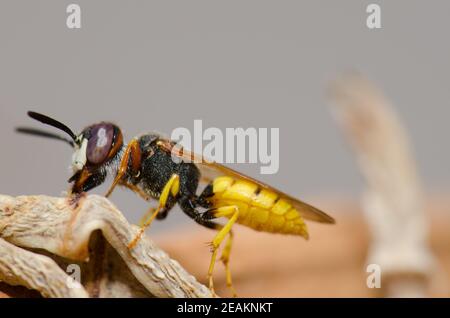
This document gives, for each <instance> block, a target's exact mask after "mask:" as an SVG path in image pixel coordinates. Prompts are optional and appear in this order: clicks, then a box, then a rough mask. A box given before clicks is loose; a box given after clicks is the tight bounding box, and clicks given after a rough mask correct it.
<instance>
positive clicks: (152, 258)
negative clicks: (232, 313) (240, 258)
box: [0, 195, 212, 297]
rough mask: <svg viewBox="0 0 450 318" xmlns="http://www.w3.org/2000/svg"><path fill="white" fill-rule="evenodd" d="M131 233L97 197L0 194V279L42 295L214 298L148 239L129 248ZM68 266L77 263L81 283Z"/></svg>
mask: <svg viewBox="0 0 450 318" xmlns="http://www.w3.org/2000/svg"><path fill="white" fill-rule="evenodd" d="M100 233H101V234H100ZM136 233H137V227H136V226H132V225H130V224H129V223H128V222H127V221H126V219H125V218H124V217H123V215H122V214H121V213H120V212H119V211H118V210H117V209H116V208H115V207H114V206H113V205H112V204H111V203H110V202H109V201H108V200H107V199H105V198H103V197H100V196H96V195H91V196H85V197H81V198H80V199H79V200H78V201H77V202H70V200H69V199H67V198H53V197H47V196H19V197H16V198H13V197H10V196H5V195H0V281H4V282H6V283H7V284H10V285H21V286H25V287H27V288H30V289H35V290H37V291H39V292H40V293H41V294H42V295H43V296H45V297H88V296H91V297H138V296H139V297H152V296H153V297H211V296H212V295H211V292H210V291H209V289H208V288H206V287H205V286H203V285H201V284H199V283H198V282H197V281H196V280H195V278H194V277H193V276H191V275H190V274H189V273H187V272H186V271H185V270H184V269H183V268H181V266H180V265H179V264H178V263H177V262H176V261H174V260H172V259H170V258H169V257H168V255H167V254H166V253H165V252H164V251H162V250H160V249H158V248H157V247H156V246H155V245H154V244H153V242H152V241H150V240H149V239H148V238H147V237H143V239H142V240H141V241H140V242H139V244H138V245H137V246H136V247H135V248H134V249H133V250H131V251H130V250H129V249H128V248H127V244H128V242H129V241H130V240H131V239H132V238H133V237H134V235H135V234H136ZM69 264H75V265H78V266H80V268H81V273H80V274H81V285H82V286H78V287H79V288H73V286H72V285H73V284H68V283H67V282H68V279H69V283H70V282H71V280H70V277H71V274H72V273H67V272H66V269H67V265H69ZM71 287H72V288H71Z"/></svg>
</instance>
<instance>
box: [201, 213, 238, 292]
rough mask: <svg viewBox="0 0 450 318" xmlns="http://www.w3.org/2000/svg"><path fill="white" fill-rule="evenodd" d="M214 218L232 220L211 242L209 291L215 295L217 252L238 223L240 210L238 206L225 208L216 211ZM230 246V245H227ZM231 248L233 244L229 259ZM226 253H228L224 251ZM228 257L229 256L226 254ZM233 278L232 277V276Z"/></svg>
mask: <svg viewBox="0 0 450 318" xmlns="http://www.w3.org/2000/svg"><path fill="white" fill-rule="evenodd" d="M214 216H216V217H222V216H228V217H230V219H229V220H228V222H227V224H225V225H224V227H223V228H222V229H221V230H220V231H219V233H217V235H216V236H215V237H214V239H213V241H212V242H211V248H212V256H211V262H210V263H209V270H208V281H209V289H210V290H211V291H212V292H213V293H214V283H213V272H214V265H215V263H216V258H217V250H218V248H219V246H220V244H221V243H222V241H223V240H224V238H225V236H226V235H227V234H228V233H230V231H231V227H232V226H233V224H234V223H235V222H236V220H237V218H238V217H239V209H238V207H237V206H224V207H220V208H217V209H215V213H214ZM227 245H228V244H227ZM230 248H231V242H230V246H229V248H228V257H229V249H230ZM224 253H227V252H226V251H224ZM225 256H227V254H225ZM230 278H231V275H230Z"/></svg>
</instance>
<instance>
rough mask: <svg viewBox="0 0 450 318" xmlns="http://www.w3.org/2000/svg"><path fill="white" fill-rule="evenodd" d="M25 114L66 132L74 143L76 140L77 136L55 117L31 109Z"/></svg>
mask: <svg viewBox="0 0 450 318" xmlns="http://www.w3.org/2000/svg"><path fill="white" fill-rule="evenodd" d="M27 114H28V116H30V117H31V118H33V119H35V120H37V121H40V122H41V123H43V124H46V125H50V126H52V127H55V128H58V129H60V130H62V131H64V132H66V133H67V134H68V135H69V136H70V138H72V140H73V141H74V142H75V143H76V142H77V136H76V135H75V134H74V133H73V131H72V130H71V129H70V128H69V127H67V126H66V125H64V124H63V123H61V122H59V121H57V120H56V119H53V118H50V117H48V116H45V115H42V114H39V113H36V112H32V111H29V112H28V113H27Z"/></svg>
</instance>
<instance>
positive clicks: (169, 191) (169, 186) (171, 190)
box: [128, 174, 180, 249]
mask: <svg viewBox="0 0 450 318" xmlns="http://www.w3.org/2000/svg"><path fill="white" fill-rule="evenodd" d="M179 190H180V177H179V176H178V175H177V174H173V175H172V176H171V177H170V179H169V181H167V183H166V185H165V186H164V188H163V190H162V192H161V195H160V196H159V205H158V207H157V208H156V209H154V208H153V207H152V208H151V209H150V211H149V212H147V213H146V216H147V215H148V214H149V213H150V212H151V211H152V210H153V209H154V211H153V214H152V216H151V217H150V218H149V219H148V220H147V221H146V222H145V223H144V224H142V225H141V228H140V229H139V232H138V234H137V235H136V236H135V237H134V239H133V240H132V241H131V242H130V243H129V244H128V248H129V249H133V248H134V247H135V246H136V244H137V242H138V241H139V240H140V239H141V237H142V234H144V231H145V229H146V228H147V227H149V226H150V224H152V222H153V220H154V219H155V218H156V216H157V215H158V214H159V213H163V214H165V213H166V211H168V210H170V209H171V208H172V207H173V206H174V205H175V200H172V199H171V197H169V195H172V197H173V198H174V197H176V196H177V195H178V192H179Z"/></svg>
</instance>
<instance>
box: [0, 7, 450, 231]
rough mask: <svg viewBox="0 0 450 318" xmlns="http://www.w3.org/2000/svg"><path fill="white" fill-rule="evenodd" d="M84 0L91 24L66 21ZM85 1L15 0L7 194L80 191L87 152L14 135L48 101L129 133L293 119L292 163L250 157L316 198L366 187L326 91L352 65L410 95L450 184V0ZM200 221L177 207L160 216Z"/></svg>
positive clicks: (0, 69)
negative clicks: (372, 19) (370, 22)
mask: <svg viewBox="0 0 450 318" xmlns="http://www.w3.org/2000/svg"><path fill="white" fill-rule="evenodd" d="M71 2H75V3H77V4H79V5H80V6H81V9H82V29H80V30H69V29H68V28H67V27H66V23H65V21H66V16H67V14H66V12H65V10H66V6H67V5H68V4H69V3H71ZM71 2H69V1H17V0H14V1H4V0H2V1H1V2H0V41H1V47H0V123H1V125H0V140H1V145H2V147H1V159H0V160H1V165H0V176H1V178H0V193H7V194H11V195H18V194H48V195H59V194H60V193H61V191H62V190H65V189H66V188H67V184H66V180H67V178H68V177H69V170H68V166H69V163H70V156H71V149H70V148H69V147H67V145H65V144H63V143H60V142H56V141H51V140H44V139H38V138H33V137H27V136H23V135H17V134H15V133H14V127H15V126H17V125H32V126H35V127H38V126H39V124H38V123H35V122H33V121H31V120H30V119H29V118H27V117H26V115H25V113H26V111H27V110H29V109H33V110H36V111H39V112H43V113H46V114H49V115H51V116H54V117H55V118H58V119H60V120H61V121H64V122H65V123H67V124H68V125H70V126H71V127H72V128H73V129H74V130H77V131H79V130H80V129H82V128H83V127H84V126H86V125H88V124H91V123H93V122H96V121H100V120H111V121H114V122H116V123H118V124H119V125H120V126H121V127H122V128H123V130H124V132H125V136H126V138H128V139H129V138H131V137H133V136H134V135H136V134H137V133H139V132H142V131H150V130H157V131H160V132H163V133H166V134H170V132H171V131H172V129H173V128H176V127H180V126H182V127H187V128H192V127H193V120H194V119H202V120H203V124H204V127H211V126H214V127H219V128H223V129H224V128H226V127H239V126H242V127H269V128H270V127H279V128H280V137H281V142H280V170H279V173H278V174H276V175H264V176H259V175H258V171H259V167H258V166H250V165H239V166H238V167H236V168H237V169H238V170H241V171H243V172H245V173H248V174H250V175H252V176H255V177H258V178H260V179H262V180H263V181H265V182H268V183H271V184H273V185H275V186H277V187H279V188H281V189H283V190H285V191H287V192H289V193H291V194H293V195H297V196H299V197H301V198H306V199H308V198H313V197H317V196H320V195H332V196H338V195H343V196H357V195H358V193H359V192H360V188H361V185H362V182H361V180H360V178H359V175H358V173H357V170H356V168H355V165H354V162H353V158H352V157H351V155H350V153H349V152H348V149H347V147H346V145H345V143H344V142H343V140H342V138H341V135H340V134H339V131H338V129H337V127H336V125H335V122H334V121H333V118H332V116H331V114H330V105H329V103H328V101H327V98H326V89H327V85H328V84H329V82H330V81H331V80H333V79H335V78H336V77H337V76H339V75H341V74H342V73H343V72H346V71H348V70H358V71H360V72H362V73H363V74H365V75H367V76H369V77H370V78H371V79H372V80H374V81H375V82H376V83H377V84H378V85H379V86H380V87H381V88H382V89H383V90H384V91H385V92H386V94H387V95H388V97H389V98H390V99H391V100H392V101H393V103H394V104H395V105H396V107H397V109H398V112H399V113H400V114H401V117H402V119H403V121H404V122H405V124H406V126H407V128H408V129H409V132H410V134H411V136H412V139H413V142H414V146H415V151H416V155H417V160H418V164H419V169H420V172H421V175H422V177H423V181H424V184H425V186H426V189H427V190H428V191H429V192H433V193H435V192H444V191H446V190H448V188H449V185H450V182H449V180H450V178H449V177H450V169H449V168H448V165H449V162H450V150H449V143H448V136H449V132H450V128H449V125H448V124H447V123H448V120H449V115H450V107H449V101H450V90H449V85H448V84H449V77H450V65H449V59H450V44H449V43H450V42H449V41H448V31H449V30H450V19H449V15H450V2H449V1H444V0H443V1H411V0H408V1H406V0H404V1H400V0H397V1H356V0H355V1H331V0H330V1H317V0H314V1H312V0H311V1H260V0H258V1H247V0H244V1H241V0H239V1H110V0H108V1H81V0H80V1H71ZM371 2H376V3H379V4H380V5H381V7H382V26H383V28H382V29H381V30H369V29H367V28H366V26H365V20H366V17H367V14H366V12H365V11H366V6H367V4H368V3H371ZM104 191H105V187H102V188H100V189H98V190H97V191H95V192H97V193H103V192H104ZM113 201H114V202H115V203H116V204H117V205H118V206H119V207H120V208H122V209H123V210H124V211H127V213H128V218H129V220H130V221H132V222H136V221H137V220H138V219H139V217H140V216H141V215H142V214H143V212H144V211H145V210H146V207H147V205H146V203H145V202H143V201H142V200H140V199H139V198H138V197H137V196H135V195H134V194H132V193H130V192H129V191H127V190H119V191H116V192H115V193H114V195H113ZM175 214H176V215H178V216H175ZM184 219H185V217H184V216H181V213H177V212H172V214H171V215H170V216H169V221H168V222H164V223H160V224H158V226H155V228H157V229H159V230H161V229H165V228H167V227H168V226H171V224H174V223H178V221H179V220H184ZM183 222H184V221H183ZM184 223H188V222H184Z"/></svg>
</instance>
